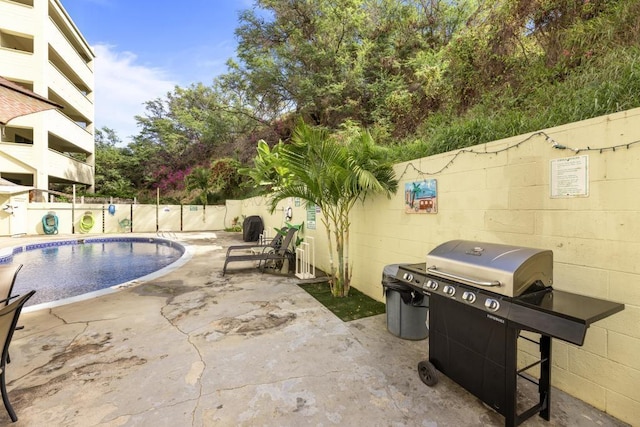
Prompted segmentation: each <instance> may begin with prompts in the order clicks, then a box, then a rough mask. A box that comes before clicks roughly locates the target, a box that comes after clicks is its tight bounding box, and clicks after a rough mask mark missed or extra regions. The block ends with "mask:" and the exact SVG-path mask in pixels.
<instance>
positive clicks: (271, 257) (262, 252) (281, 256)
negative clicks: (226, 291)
mask: <svg viewBox="0 0 640 427" xmlns="http://www.w3.org/2000/svg"><path fill="white" fill-rule="evenodd" d="M296 231H298V229H297V228H295V227H291V228H289V229H287V233H286V234H285V235H284V237H283V236H282V235H281V234H280V233H278V235H277V236H276V237H274V238H273V240H271V243H269V244H268V245H236V246H229V248H228V249H227V256H226V258H225V260H224V266H223V267H222V275H223V276H224V275H225V273H226V272H227V264H229V263H230V262H236V261H257V263H258V267H259V268H260V269H261V270H262V271H263V272H264V269H265V267H266V264H267V262H268V261H284V260H285V259H290V258H291V257H292V255H293V253H292V252H291V251H290V250H289V246H290V245H291V242H292V241H293V237H294V236H295V234H296ZM240 250H242V251H243V253H241V254H238V251H240ZM234 252H235V254H234Z"/></svg>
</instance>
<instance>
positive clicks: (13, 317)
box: [0, 291, 36, 422]
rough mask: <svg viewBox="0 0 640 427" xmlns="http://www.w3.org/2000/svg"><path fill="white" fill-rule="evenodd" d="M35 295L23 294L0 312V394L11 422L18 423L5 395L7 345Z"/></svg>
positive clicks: (31, 293)
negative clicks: (23, 308) (26, 305)
mask: <svg viewBox="0 0 640 427" xmlns="http://www.w3.org/2000/svg"><path fill="white" fill-rule="evenodd" d="M35 293H36V291H31V292H29V293H27V294H24V295H23V296H21V297H18V298H17V299H16V300H15V301H13V302H12V303H10V304H9V305H7V306H6V307H3V308H2V309H1V310H0V348H1V349H2V358H1V359H0V392H2V402H3V403H4V407H5V408H6V410H7V412H8V413H9V417H11V421H13V422H16V421H18V416H17V415H16V412H15V411H14V410H13V407H12V406H11V402H9V396H8V395H7V384H6V372H7V369H6V368H7V357H8V355H9V344H10V343H11V338H13V331H14V330H15V329H16V324H17V323H18V318H19V317H20V312H21V311H22V307H23V306H24V304H25V303H26V302H27V300H28V299H29V298H31V297H32V296H33V294H35Z"/></svg>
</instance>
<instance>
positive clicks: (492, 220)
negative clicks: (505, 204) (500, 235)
mask: <svg viewBox="0 0 640 427" xmlns="http://www.w3.org/2000/svg"><path fill="white" fill-rule="evenodd" d="M484 219H485V223H484V225H485V226H484V228H485V229H487V230H489V231H501V232H509V233H522V234H533V232H534V230H535V214H534V213H533V212H531V211H516V210H490V211H487V212H485V214H484Z"/></svg>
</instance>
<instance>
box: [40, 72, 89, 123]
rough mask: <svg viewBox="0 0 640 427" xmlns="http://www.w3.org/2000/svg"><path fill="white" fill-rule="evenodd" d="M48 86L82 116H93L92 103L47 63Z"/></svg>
mask: <svg viewBox="0 0 640 427" xmlns="http://www.w3.org/2000/svg"><path fill="white" fill-rule="evenodd" d="M47 72H48V74H49V76H50V80H49V88H51V89H52V90H53V91H54V92H55V93H56V94H58V95H59V96H60V97H61V98H62V99H64V100H65V104H69V105H71V106H72V107H73V108H74V109H75V110H77V111H78V112H80V114H82V115H83V116H86V117H93V103H92V102H91V101H89V99H87V97H86V96H85V95H84V94H83V93H82V92H80V90H79V89H78V88H77V87H76V86H75V85H74V84H73V83H71V82H70V81H69V79H67V77H66V76H65V75H64V74H62V73H61V72H60V70H58V69H57V68H56V67H55V66H53V65H52V64H49V67H48V71H47Z"/></svg>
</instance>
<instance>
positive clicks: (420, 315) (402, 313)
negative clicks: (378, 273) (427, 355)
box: [382, 264, 429, 340]
mask: <svg viewBox="0 0 640 427" xmlns="http://www.w3.org/2000/svg"><path fill="white" fill-rule="evenodd" d="M398 266H399V264H390V265H387V266H385V267H384V270H383V272H382V287H383V290H384V295H385V299H386V302H387V307H386V311H387V330H388V331H389V332H391V333H392V334H393V335H395V336H397V337H400V338H403V339H407V340H423V339H425V338H427V337H428V336H429V328H428V326H427V316H428V312H429V297H427V296H425V295H423V294H422V293H420V292H416V291H414V290H413V289H412V288H411V287H410V286H409V285H407V284H405V283H403V282H402V281H400V280H398V279H396V274H397V273H398Z"/></svg>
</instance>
